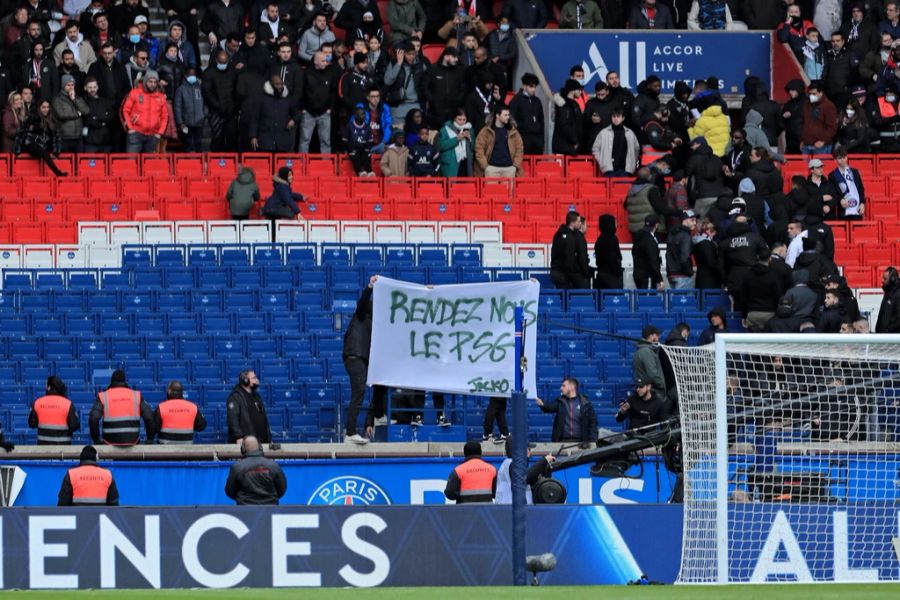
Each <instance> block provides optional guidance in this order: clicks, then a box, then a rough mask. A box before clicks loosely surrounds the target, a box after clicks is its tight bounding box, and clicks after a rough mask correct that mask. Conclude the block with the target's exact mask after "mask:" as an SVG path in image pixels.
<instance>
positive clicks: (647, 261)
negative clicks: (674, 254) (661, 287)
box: [631, 228, 662, 287]
mask: <svg viewBox="0 0 900 600" xmlns="http://www.w3.org/2000/svg"><path fill="white" fill-rule="evenodd" d="M631 256H632V260H633V263H634V272H635V273H640V274H641V276H642V277H644V276H646V277H650V279H651V280H652V284H653V286H654V287H655V286H656V285H657V284H658V283H659V282H661V281H662V272H661V269H662V260H661V259H660V256H659V242H657V241H656V238H655V237H654V236H653V234H652V233H650V231H648V230H647V229H646V228H642V229H639V230H638V231H636V232H635V233H634V237H633V244H632V246H631Z"/></svg>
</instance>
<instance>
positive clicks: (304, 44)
mask: <svg viewBox="0 0 900 600" xmlns="http://www.w3.org/2000/svg"><path fill="white" fill-rule="evenodd" d="M335 39H336V38H335V37H334V32H333V31H331V29H329V28H328V17H327V16H326V15H325V14H324V13H322V12H319V13H316V16H315V17H314V18H313V20H312V25H311V26H310V27H309V29H307V30H306V31H304V32H303V35H302V36H300V44H299V45H298V49H297V57H298V58H299V59H300V62H302V63H304V64H307V65H309V64H311V63H312V61H313V56H314V55H315V53H316V52H319V51H320V50H321V49H322V46H324V45H325V44H333V43H334V41H335Z"/></svg>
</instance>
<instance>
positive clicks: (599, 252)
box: [594, 215, 622, 278]
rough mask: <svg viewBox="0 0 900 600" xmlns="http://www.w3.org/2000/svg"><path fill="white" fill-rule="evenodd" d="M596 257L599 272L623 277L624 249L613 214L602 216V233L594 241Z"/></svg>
mask: <svg viewBox="0 0 900 600" xmlns="http://www.w3.org/2000/svg"><path fill="white" fill-rule="evenodd" d="M594 258H595V261H596V264H597V274H598V275H600V274H604V273H605V274H607V275H609V276H612V277H615V278H621V277H622V250H621V248H620V247H619V238H618V236H616V218H615V217H614V216H613V215H602V216H601V217H600V235H599V236H598V237H597V241H596V242H594Z"/></svg>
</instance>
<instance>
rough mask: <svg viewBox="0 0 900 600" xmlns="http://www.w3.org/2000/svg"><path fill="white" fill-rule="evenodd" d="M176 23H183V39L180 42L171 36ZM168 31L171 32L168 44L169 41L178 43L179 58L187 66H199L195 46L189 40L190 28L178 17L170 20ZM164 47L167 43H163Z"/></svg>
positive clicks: (167, 38) (167, 41)
mask: <svg viewBox="0 0 900 600" xmlns="http://www.w3.org/2000/svg"><path fill="white" fill-rule="evenodd" d="M176 25H181V30H182V34H181V40H180V41H178V42H176V41H175V40H173V39H172V36H171V32H172V27H174V26H176ZM167 32H168V33H169V35H168V36H167V37H166V44H168V43H169V42H172V43H173V44H177V45H178V58H179V60H181V62H183V63H184V64H185V66H188V67H195V68H196V67H197V55H196V54H194V46H193V45H192V44H191V43H189V42H188V41H187V32H188V28H187V27H186V26H185V24H184V23H182V22H181V21H179V20H178V19H172V20H171V21H170V22H169V28H168V29H167ZM163 47H165V44H163ZM160 62H162V61H160Z"/></svg>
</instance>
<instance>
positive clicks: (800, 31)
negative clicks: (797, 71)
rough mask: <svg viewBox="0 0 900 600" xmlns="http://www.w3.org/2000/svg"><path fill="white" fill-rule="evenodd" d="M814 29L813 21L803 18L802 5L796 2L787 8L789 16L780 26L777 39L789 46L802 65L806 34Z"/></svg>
mask: <svg viewBox="0 0 900 600" xmlns="http://www.w3.org/2000/svg"><path fill="white" fill-rule="evenodd" d="M813 28H815V26H814V25H813V23H812V21H810V20H808V19H804V18H803V17H802V15H801V11H800V5H799V4H797V3H796V2H795V3H793V4H791V5H789V6H788V7H787V16H786V17H785V19H784V20H783V21H782V22H781V24H780V25H779V26H778V29H777V31H776V37H777V38H778V41H779V42H781V43H782V44H788V45H789V46H790V47H791V49H792V50H793V51H794V54H795V55H796V56H797V60H799V61H800V62H801V63H802V62H803V60H802V57H803V51H802V47H803V44H804V43H805V41H806V33H807V31H809V30H810V29H813Z"/></svg>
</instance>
